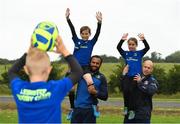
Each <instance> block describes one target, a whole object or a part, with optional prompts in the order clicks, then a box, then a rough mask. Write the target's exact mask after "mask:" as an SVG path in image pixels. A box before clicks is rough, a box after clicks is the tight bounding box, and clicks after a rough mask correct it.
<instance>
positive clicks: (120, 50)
mask: <svg viewBox="0 0 180 124" xmlns="http://www.w3.org/2000/svg"><path fill="white" fill-rule="evenodd" d="M123 42H124V40H122V39H121V40H120V42H119V43H118V45H117V50H118V51H119V53H120V54H121V56H122V57H123V58H125V51H124V50H123V49H122V44H123Z"/></svg>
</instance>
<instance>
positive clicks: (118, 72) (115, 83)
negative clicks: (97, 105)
mask: <svg viewBox="0 0 180 124" xmlns="http://www.w3.org/2000/svg"><path fill="white" fill-rule="evenodd" d="M123 68H124V64H119V65H117V66H116V68H115V70H114V71H113V73H112V74H111V75H110V81H109V83H108V91H109V92H110V93H113V94H119V92H120V91H121V85H120V84H121V80H122V70H123Z"/></svg>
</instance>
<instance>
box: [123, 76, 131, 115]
mask: <svg viewBox="0 0 180 124" xmlns="http://www.w3.org/2000/svg"><path fill="white" fill-rule="evenodd" d="M129 83H130V80H129V77H127V76H126V77H124V79H123V80H122V91H123V99H124V110H123V114H124V115H127V113H128V108H129V97H130V96H129Z"/></svg>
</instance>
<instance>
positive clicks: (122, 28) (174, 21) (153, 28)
mask: <svg viewBox="0 0 180 124" xmlns="http://www.w3.org/2000/svg"><path fill="white" fill-rule="evenodd" d="M66 8H70V19H71V21H72V23H73V24H74V27H75V30H76V32H77V35H78V36H79V37H80V35H79V29H80V27H81V26H84V25H88V26H89V27H90V28H91V32H92V35H91V37H90V39H91V38H92V37H93V36H94V34H95V31H96V28H97V20H96V12H97V11H100V12H102V15H103V21H102V28H101V33H100V36H99V39H98V41H97V43H96V45H95V47H94V49H93V53H92V55H94V54H97V55H102V54H106V55H108V56H115V57H118V58H119V57H120V54H119V53H118V51H117V49H116V46H117V44H118V42H119V40H120V39H121V37H122V35H123V33H129V36H128V37H136V38H137V39H138V40H139V38H138V37H137V34H139V33H144V35H145V38H146V40H147V42H148V43H149V45H150V50H149V51H148V53H147V54H146V55H148V56H150V55H151V53H152V52H154V51H156V52H158V53H161V54H162V55H161V57H162V58H165V57H166V56H168V55H170V54H171V53H173V52H175V51H177V50H180V0H0V58H7V59H10V60H12V59H17V58H19V57H20V56H21V55H22V54H23V53H24V52H26V51H27V49H28V47H29V44H30V38H31V35H32V32H33V30H34V28H35V26H36V25H37V24H38V23H39V22H42V21H51V22H54V23H55V24H56V25H57V26H58V29H59V34H60V35H61V36H62V38H63V41H64V43H65V45H66V47H67V48H68V49H69V50H70V52H71V53H72V52H73V47H74V44H73V41H72V35H71V31H70V29H69V26H68V24H67V22H66V19H65V11H66ZM122 47H123V49H124V50H127V43H126V42H125V43H124V44H123V46H122ZM143 48H144V45H143V43H142V42H141V41H139V45H138V48H137V49H138V50H140V49H143ZM58 56H59V55H57V54H54V53H50V58H51V60H56V59H58Z"/></svg>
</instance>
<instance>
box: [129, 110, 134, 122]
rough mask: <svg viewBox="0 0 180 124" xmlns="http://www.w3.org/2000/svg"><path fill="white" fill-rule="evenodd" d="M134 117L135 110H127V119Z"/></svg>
mask: <svg viewBox="0 0 180 124" xmlns="http://www.w3.org/2000/svg"><path fill="white" fill-rule="evenodd" d="M134 117H135V112H134V111H132V110H131V111H129V116H128V119H129V120H132V119H134Z"/></svg>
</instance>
